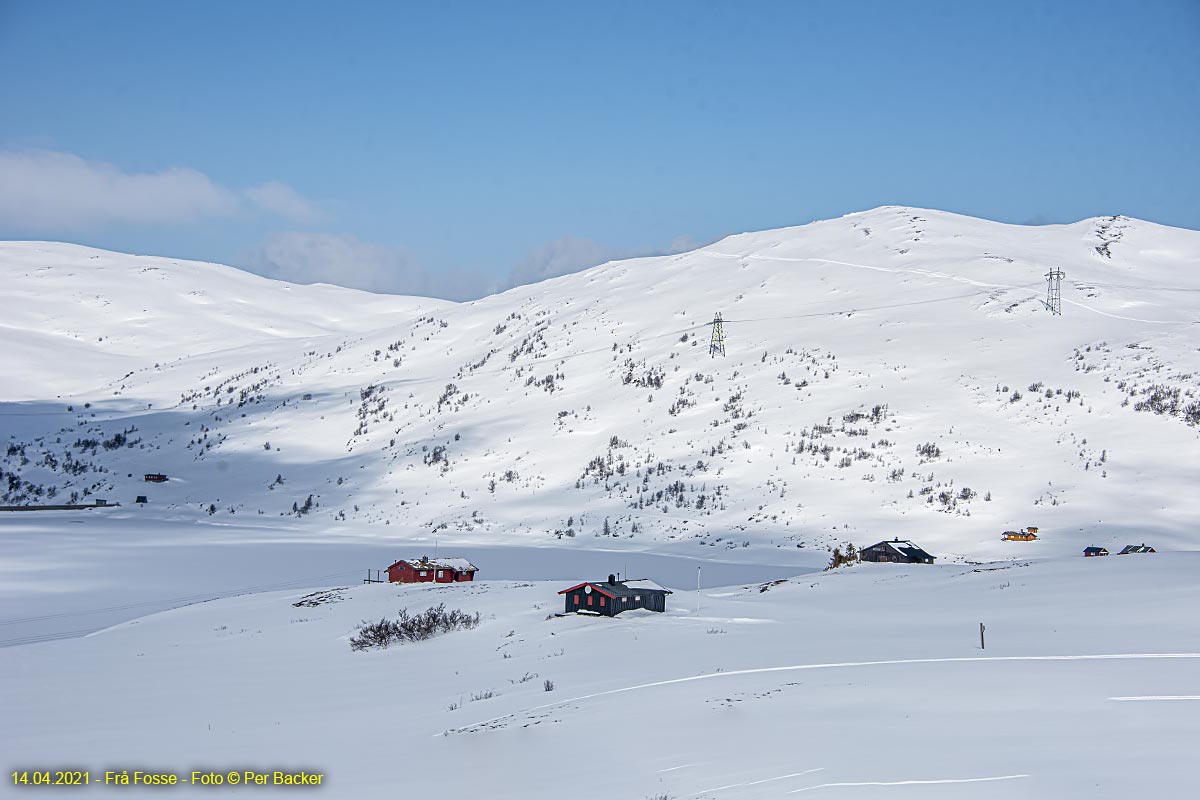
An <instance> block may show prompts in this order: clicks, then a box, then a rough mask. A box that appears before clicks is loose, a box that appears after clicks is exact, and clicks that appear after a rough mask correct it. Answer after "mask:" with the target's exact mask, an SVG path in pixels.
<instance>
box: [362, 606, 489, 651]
mask: <svg viewBox="0 0 1200 800" xmlns="http://www.w3.org/2000/svg"><path fill="white" fill-rule="evenodd" d="M478 625H479V613H478V612H476V613H475V614H468V613H466V612H465V611H460V610H459V609H457V608H456V609H453V610H451V611H447V610H446V604H445V603H441V604H440V605H437V606H435V607H434V608H430V609H426V610H425V611H423V612H421V613H419V614H410V613H409V612H408V610H407V609H401V610H400V616H399V617H398V618H397V619H387V618H386V617H385V618H384V619H381V620H379V622H364V623H363V624H362V625H361V626H359V629H358V632H357V633H356V634H355V635H354V636H351V637H350V649H351V650H369V649H371V648H372V647H388V646H389V645H393V644H397V643H402V642H419V641H421V640H423V639H429V638H431V637H433V636H436V635H438V634H439V633H449V632H450V631H458V630H471V629H472V628H475V627H477V626H478Z"/></svg>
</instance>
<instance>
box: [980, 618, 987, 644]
mask: <svg viewBox="0 0 1200 800" xmlns="http://www.w3.org/2000/svg"><path fill="white" fill-rule="evenodd" d="M983 631H984V624H983V623H982V622H981V623H979V649H980V650H986V649H987V645H985V644H984V642H983Z"/></svg>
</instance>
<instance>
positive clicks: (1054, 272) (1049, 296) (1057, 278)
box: [1046, 267, 1067, 316]
mask: <svg viewBox="0 0 1200 800" xmlns="http://www.w3.org/2000/svg"><path fill="white" fill-rule="evenodd" d="M1066 276H1067V273H1065V272H1063V271H1062V270H1061V269H1059V268H1058V267H1054V268H1053V269H1051V270H1050V271H1049V272H1047V273H1046V280H1047V284H1046V308H1048V309H1050V313H1051V314H1057V315H1058V316H1062V279H1063V278H1065V277H1066Z"/></svg>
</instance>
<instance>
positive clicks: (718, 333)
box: [708, 311, 725, 357]
mask: <svg viewBox="0 0 1200 800" xmlns="http://www.w3.org/2000/svg"><path fill="white" fill-rule="evenodd" d="M709 325H712V339H710V340H709V342H708V354H709V356H712V357H716V356H718V355H722V356H723V355H725V321H724V320H723V319H721V312H720V311H718V312H717V316H716V317H714V318H713V321H712V322H710V323H709Z"/></svg>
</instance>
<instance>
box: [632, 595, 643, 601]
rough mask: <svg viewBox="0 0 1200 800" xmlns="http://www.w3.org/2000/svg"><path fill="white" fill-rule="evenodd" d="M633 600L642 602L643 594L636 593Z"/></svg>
mask: <svg viewBox="0 0 1200 800" xmlns="http://www.w3.org/2000/svg"><path fill="white" fill-rule="evenodd" d="M633 601H634V602H635V603H640V602H642V596H641V595H640V594H635V595H634V596H633Z"/></svg>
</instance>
